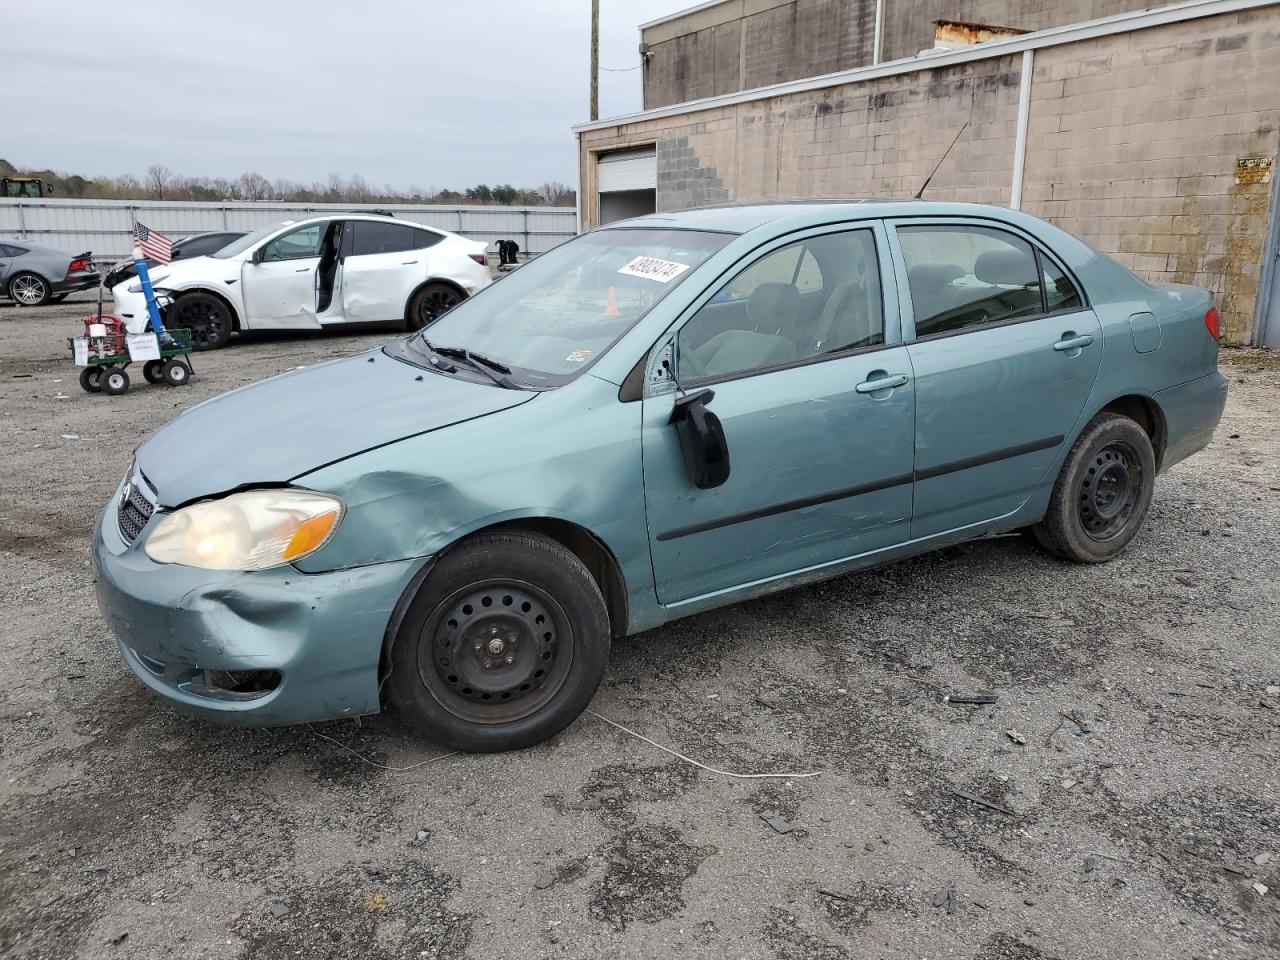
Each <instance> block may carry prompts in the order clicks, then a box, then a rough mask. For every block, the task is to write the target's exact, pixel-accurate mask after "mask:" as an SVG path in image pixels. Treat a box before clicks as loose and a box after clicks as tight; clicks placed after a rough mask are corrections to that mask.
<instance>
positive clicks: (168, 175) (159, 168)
mask: <svg viewBox="0 0 1280 960" xmlns="http://www.w3.org/2000/svg"><path fill="white" fill-rule="evenodd" d="M173 177H174V173H173V171H172V170H170V169H169V168H168V167H166V166H165V165H164V164H162V163H153V164H152V165H151V166H149V167H147V187H148V189H149V190H150V191H151V192H152V193H154V194H155V195H156V199H157V200H163V199H164V191H165V188H166V187H168V186H169V184H170V183H172V182H173Z"/></svg>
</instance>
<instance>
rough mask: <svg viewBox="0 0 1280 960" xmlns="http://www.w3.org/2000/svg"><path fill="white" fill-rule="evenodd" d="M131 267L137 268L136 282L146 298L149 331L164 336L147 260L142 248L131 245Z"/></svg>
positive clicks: (162, 322) (162, 323)
mask: <svg viewBox="0 0 1280 960" xmlns="http://www.w3.org/2000/svg"><path fill="white" fill-rule="evenodd" d="M133 265H134V266H135V267H137V268H138V280H139V281H141V283H142V293H143V295H144V296H146V298H147V313H148V314H149V315H150V317H151V329H152V330H154V331H155V333H156V336H157V337H160V336H163V335H164V321H162V320H161V319H160V307H159V305H157V303H156V292H155V290H153V289H152V287H151V273H150V271H149V270H148V269H147V258H146V256H145V255H144V254H143V252H142V248H141V247H140V246H138V245H137V244H136V243H135V244H134V245H133Z"/></svg>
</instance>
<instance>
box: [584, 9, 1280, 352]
mask: <svg viewBox="0 0 1280 960" xmlns="http://www.w3.org/2000/svg"><path fill="white" fill-rule="evenodd" d="M1020 74H1021V57H1020V55H1012V56H1005V57H999V58H996V57H993V58H990V59H986V60H978V61H972V62H969V63H967V64H962V65H956V66H951V67H945V68H933V69H925V70H918V71H914V72H911V73H905V74H899V75H896V76H890V77H882V78H878V79H874V80H866V81H863V82H860V83H848V84H843V85H839V86H834V87H828V88H825V89H822V90H816V91H810V92H806V93H798V94H792V95H789V96H785V97H764V98H760V99H756V100H752V101H748V102H745V103H741V104H736V105H732V106H725V107H718V108H715V109H712V110H701V111H695V112H691V113H685V114H681V115H677V116H672V117H665V118H661V119H656V120H641V121H638V122H634V123H629V124H622V125H618V126H613V127H608V128H604V129H600V130H592V131H585V132H583V134H582V135H581V138H580V150H581V153H580V157H581V164H582V166H581V170H582V172H583V182H582V193H581V196H582V197H583V198H584V202H583V206H582V211H583V222H584V226H586V227H589V226H593V225H594V217H595V211H594V206H595V205H594V203H593V202H592V199H591V198H592V196H593V184H594V179H593V178H594V153H595V152H596V151H600V150H607V149H610V148H612V147H617V146H628V145H634V144H640V143H655V144H657V150H658V155H659V157H660V158H662V157H664V156H665V157H667V158H668V163H667V165H666V166H665V167H663V166H662V163H661V161H660V170H659V175H658V176H659V183H658V209H660V210H663V209H671V210H674V209H684V208H687V207H691V206H699V205H704V204H708V203H715V202H720V200H719V198H721V197H723V198H725V199H727V200H731V201H735V202H742V201H751V200H760V199H776V198H793V197H805V196H809V197H836V196H892V197H910V196H913V195H914V194H915V193H916V191H917V190H918V189H919V187H920V185H921V183H923V181H924V179H925V178H926V177H927V176H928V175H929V173H930V171H931V170H932V169H933V167H934V165H935V164H937V162H938V159H939V158H940V157H942V156H943V154H944V152H945V151H946V149H947V146H948V144H949V143H950V142H951V141H952V139H954V138H955V136H956V133H957V132H958V131H960V129H961V127H962V126H963V125H964V124H965V122H966V121H968V126H967V127H965V128H964V130H963V132H962V133H961V135H960V138H959V140H958V141H957V142H956V145H955V147H954V148H953V149H952V150H951V152H950V154H949V155H948V156H947V157H946V159H945V161H944V162H943V163H942V164H941V166H940V167H939V168H938V170H937V172H936V174H935V175H934V178H933V180H932V182H931V183H930V186H929V189H928V192H927V193H926V197H928V198H930V199H948V200H963V201H974V202H985V203H997V204H1007V203H1009V200H1010V194H1011V185H1012V172H1013V144H1014V137H1015V130H1016V123H1017V100H1018V87H1019V82H1020ZM1032 81H1033V82H1032V86H1031V102H1030V108H1029V116H1028V142H1027V150H1026V165H1025V173H1024V178H1023V193H1022V207H1023V209H1025V210H1027V211H1028V212H1030V213H1032V214H1035V215H1037V216H1041V217H1044V218H1045V219H1047V220H1049V221H1051V222H1053V223H1055V224H1057V225H1058V226H1060V227H1062V228H1063V229H1065V230H1067V231H1069V232H1071V233H1074V234H1076V235H1077V236H1080V237H1081V238H1083V239H1084V240H1086V241H1087V242H1089V243H1091V244H1092V245H1093V246H1095V247H1096V248H1098V249H1099V250H1102V251H1103V252H1105V253H1107V254H1110V255H1111V256H1113V257H1115V258H1116V259H1117V260H1119V261H1120V262H1121V263H1123V264H1124V265H1125V266H1127V267H1129V268H1130V269H1132V270H1134V271H1135V272H1136V273H1138V274H1139V275H1140V276H1143V277H1145V278H1146V279H1148V280H1151V281H1173V282H1179V283H1192V284H1196V285H1198V286H1204V287H1208V288H1209V289H1211V290H1213V291H1214V292H1215V294H1216V295H1217V300H1218V305H1219V308H1220V310H1221V311H1222V315H1223V321H1224V330H1225V336H1226V338H1227V339H1228V340H1230V341H1236V342H1247V341H1248V340H1249V338H1250V333H1251V329H1252V324H1253V320H1254V308H1255V304H1256V302H1257V297H1258V292H1259V281H1260V274H1261V267H1262V263H1261V262H1262V255H1263V248H1264V245H1265V244H1266V241H1267V231H1268V219H1269V216H1270V211H1269V209H1268V206H1269V200H1270V191H1271V185H1270V184H1269V183H1267V182H1265V181H1263V180H1261V179H1257V178H1252V179H1251V178H1249V177H1247V176H1246V177H1237V164H1238V163H1239V162H1240V161H1247V160H1251V159H1256V158H1264V159H1266V158H1270V159H1271V160H1272V161H1273V163H1274V162H1275V161H1277V160H1278V159H1280V158H1278V157H1277V154H1278V153H1280V6H1272V7H1268V8H1262V9H1259V10H1255V11H1252V12H1246V13H1237V14H1222V15H1218V16H1214V17H1203V18H1200V19H1196V20H1191V21H1187V22H1184V23H1181V24H1171V25H1167V26H1162V27H1153V28H1148V29H1145V30H1141V31H1133V32H1129V33H1124V34H1117V35H1113V36H1110V37H1102V38H1099V39H1095V40H1088V41H1081V42H1077V43H1073V44H1064V45H1062V46H1057V47H1048V48H1044V49H1041V50H1038V51H1037V52H1036V54H1035V58H1034V69H1033V78H1032ZM664 171H665V172H664ZM673 175H674V176H675V177H676V179H675V180H674V181H673V180H671V179H670V178H671V177H672V176H673ZM1275 175H1280V166H1275V167H1273V168H1272V176H1275Z"/></svg>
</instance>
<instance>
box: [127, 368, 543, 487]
mask: <svg viewBox="0 0 1280 960" xmlns="http://www.w3.org/2000/svg"><path fill="white" fill-rule="evenodd" d="M535 396H537V394H536V393H532V392H527V391H519V390H504V389H502V388H501V387H498V386H495V385H490V384H482V383H477V382H475V381H472V380H464V379H462V378H460V377H451V376H446V375H444V374H438V373H432V372H430V371H427V370H423V369H420V368H418V367H415V366H412V365H410V364H407V363H403V362H401V361H399V360H394V359H392V358H391V357H388V356H387V355H386V354H384V353H382V352H381V351H380V350H375V351H371V352H369V353H363V354H359V355H357V356H354V357H347V358H346V359H343V360H334V361H331V362H329V363H324V364H320V365H318V366H315V367H307V368H305V369H302V370H295V371H292V372H290V373H286V374H283V375H282V376H278V377H272V378H271V379H270V380H262V381H259V382H258V383H253V384H250V385H249V386H247V387H241V388H240V389H239V390H233V391H231V392H230V393H224V394H223V395H222V396H220V397H214V398H213V399H212V400H207V401H205V402H204V403H202V404H200V405H199V406H195V407H192V408H191V409H190V410H188V411H187V412H186V413H183V414H182V415H180V416H179V417H177V418H176V419H175V420H172V421H170V422H169V423H168V424H167V425H165V426H163V427H161V428H160V429H159V430H157V431H156V432H155V433H153V434H152V435H151V436H150V437H148V438H147V439H146V440H145V441H144V442H143V443H142V445H141V446H140V447H138V450H137V454H136V456H137V462H138V467H139V468H140V469H141V470H142V473H143V474H144V475H145V476H146V477H147V479H148V480H150V481H151V484H152V485H153V486H154V487H155V489H156V491H157V493H158V497H159V501H160V505H161V506H164V507H176V506H181V505H182V504H184V503H188V502H190V501H192V500H198V499H201V498H204V497H210V496H214V495H217V494H222V493H226V492H228V491H230V490H235V489H238V488H242V487H251V486H257V485H260V484H279V483H287V482H288V481H290V480H292V479H293V478H295V477H298V476H300V475H302V474H304V473H309V472H311V471H312V470H315V469H317V468H318V467H322V466H325V465H326V464H330V463H333V462H335V461H338V460H344V459H346V458H347V457H351V456H354V455H355V454H358V453H362V452H363V451H365V450H370V449H372V448H374V447H380V446H383V445H385V444H388V443H392V442H394V441H396V440H402V439H404V438H405V437H411V436H415V435H417V434H420V433H427V432H429V431H432V430H438V429H440V428H441V427H447V426H449V425H450V424H455V423H462V422H463V421H466V420H473V419H475V418H476V417H483V416H487V415H488V414H491V413H496V412H498V411H499V410H505V409H508V408H510V407H515V406H519V405H520V404H522V403H527V402H528V401H529V400H531V399H532V398H533V397H535Z"/></svg>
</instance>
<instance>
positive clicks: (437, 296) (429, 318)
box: [414, 286, 462, 328]
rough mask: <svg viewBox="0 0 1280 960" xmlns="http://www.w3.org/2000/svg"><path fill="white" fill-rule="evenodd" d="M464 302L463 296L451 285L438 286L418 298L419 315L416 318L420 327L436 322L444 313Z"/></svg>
mask: <svg viewBox="0 0 1280 960" xmlns="http://www.w3.org/2000/svg"><path fill="white" fill-rule="evenodd" d="M461 302H462V297H460V296H459V295H458V292H457V291H456V290H453V289H452V288H450V287H445V286H438V287H435V288H433V289H431V290H428V291H427V292H426V294H424V295H423V296H421V297H419V298H418V315H417V317H415V318H414V319H415V320H416V322H417V325H418V327H420V328H421V327H425V326H428V325H430V324H432V323H435V322H436V321H437V320H439V319H440V317H442V316H443V315H444V314H446V313H448V312H449V311H450V310H452V309H453V308H454V307H456V306H457V305H458V304H460V303H461Z"/></svg>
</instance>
